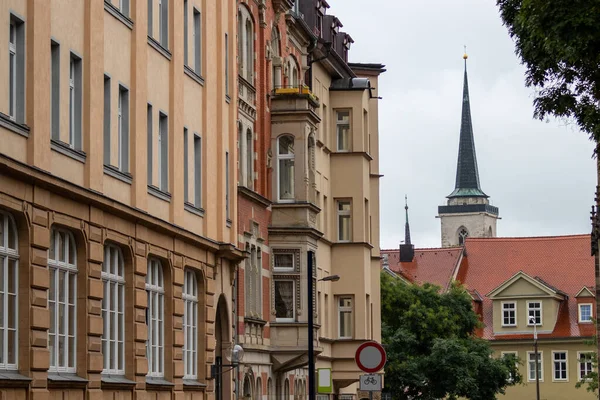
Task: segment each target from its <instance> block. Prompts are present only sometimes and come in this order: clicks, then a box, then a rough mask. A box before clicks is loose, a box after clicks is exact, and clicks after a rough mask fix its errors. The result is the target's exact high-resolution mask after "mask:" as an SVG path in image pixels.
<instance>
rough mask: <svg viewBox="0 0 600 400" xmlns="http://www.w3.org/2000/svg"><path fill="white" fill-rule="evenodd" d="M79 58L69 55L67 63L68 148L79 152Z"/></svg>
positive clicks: (80, 70) (80, 95) (80, 99)
mask: <svg viewBox="0 0 600 400" xmlns="http://www.w3.org/2000/svg"><path fill="white" fill-rule="evenodd" d="M81 74H82V68H81V58H79V57H78V56H76V55H75V54H73V53H71V61H70V63H69V146H70V147H71V148H72V149H76V150H81V149H82V143H81V139H82V136H81V103H82V100H83V98H82V87H81V84H82V80H81Z"/></svg>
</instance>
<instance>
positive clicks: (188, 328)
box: [182, 269, 198, 380]
mask: <svg viewBox="0 0 600 400" xmlns="http://www.w3.org/2000/svg"><path fill="white" fill-rule="evenodd" d="M182 298H183V378H184V379H192V380H196V379H198V279H197V277H196V274H195V273H194V271H192V270H189V269H188V270H186V271H185V276H184V279H183V293H182Z"/></svg>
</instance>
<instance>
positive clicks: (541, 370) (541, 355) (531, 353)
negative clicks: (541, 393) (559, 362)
mask: <svg viewBox="0 0 600 400" xmlns="http://www.w3.org/2000/svg"><path fill="white" fill-rule="evenodd" d="M531 356H534V357H535V351H528V352H527V381H528V382H535V364H533V367H534V368H531V363H532V362H533V363H534V362H535V361H532V360H531ZM538 357H539V361H538V363H539V374H540V382H543V381H544V352H543V351H538ZM532 373H533V379H532V378H531V374H532Z"/></svg>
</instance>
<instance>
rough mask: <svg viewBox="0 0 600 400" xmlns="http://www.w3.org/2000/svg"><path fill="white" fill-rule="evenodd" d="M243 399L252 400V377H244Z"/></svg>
mask: <svg viewBox="0 0 600 400" xmlns="http://www.w3.org/2000/svg"><path fill="white" fill-rule="evenodd" d="M242 397H243V398H244V399H248V400H251V399H252V382H251V381H250V376H248V375H246V376H245V377H244V388H243V392H242Z"/></svg>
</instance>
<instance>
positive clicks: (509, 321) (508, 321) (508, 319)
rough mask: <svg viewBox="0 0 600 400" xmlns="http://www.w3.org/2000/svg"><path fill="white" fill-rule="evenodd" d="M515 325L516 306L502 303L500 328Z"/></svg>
mask: <svg viewBox="0 0 600 400" xmlns="http://www.w3.org/2000/svg"><path fill="white" fill-rule="evenodd" d="M516 325H517V304H516V303H502V326H516Z"/></svg>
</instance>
